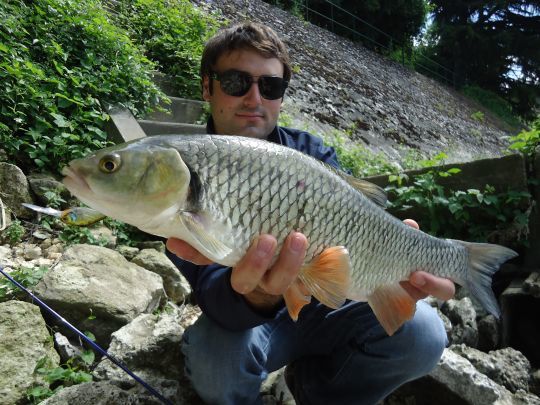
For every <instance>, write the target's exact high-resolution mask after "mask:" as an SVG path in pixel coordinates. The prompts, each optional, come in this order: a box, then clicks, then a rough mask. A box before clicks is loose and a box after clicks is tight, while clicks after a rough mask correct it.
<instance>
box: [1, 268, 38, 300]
mask: <svg viewBox="0 0 540 405" xmlns="http://www.w3.org/2000/svg"><path fill="white" fill-rule="evenodd" d="M47 271H49V268H48V267H45V266H40V267H38V268H32V267H19V268H17V269H15V270H13V271H12V272H11V273H9V275H10V276H11V277H12V278H13V279H14V280H15V281H17V282H18V283H19V284H21V285H22V286H23V287H26V288H30V287H33V286H35V285H36V284H37V283H38V282H39V280H41V279H42V278H43V276H44V275H45V273H46V272H47ZM25 296H26V295H25V294H24V292H22V291H21V290H20V289H19V288H18V287H17V286H15V285H13V284H12V283H11V281H10V280H8V279H7V278H6V277H4V276H2V275H0V302H3V301H7V300H9V299H13V298H19V297H25Z"/></svg>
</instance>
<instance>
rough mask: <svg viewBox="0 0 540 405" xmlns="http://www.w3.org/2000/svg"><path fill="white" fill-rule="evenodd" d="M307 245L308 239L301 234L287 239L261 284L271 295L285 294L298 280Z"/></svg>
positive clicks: (292, 235) (295, 233)
mask: <svg viewBox="0 0 540 405" xmlns="http://www.w3.org/2000/svg"><path fill="white" fill-rule="evenodd" d="M307 245H308V242H307V239H306V237H305V236H304V235H303V234H301V233H299V232H293V233H291V234H290V235H289V236H288V237H287V239H285V243H284V244H283V248H282V249H281V252H280V253H279V257H278V259H277V261H276V263H274V265H273V266H272V268H271V269H270V271H268V272H267V273H266V274H265V275H264V278H263V280H262V283H261V285H262V287H263V288H264V289H265V290H266V291H267V292H268V293H269V294H279V295H281V294H283V293H284V292H285V290H287V288H289V286H290V285H291V284H292V283H293V282H294V280H296V278H297V277H298V273H299V272H300V268H301V267H302V264H303V263H304V259H305V257H306V250H307Z"/></svg>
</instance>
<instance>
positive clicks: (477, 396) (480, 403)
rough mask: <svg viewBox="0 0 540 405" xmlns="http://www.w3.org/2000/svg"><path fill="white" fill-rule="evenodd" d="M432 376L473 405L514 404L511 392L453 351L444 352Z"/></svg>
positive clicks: (446, 350)
mask: <svg viewBox="0 0 540 405" xmlns="http://www.w3.org/2000/svg"><path fill="white" fill-rule="evenodd" d="M430 376H431V377H433V378H434V379H435V381H437V382H439V383H441V384H443V385H445V386H446V387H448V388H449V389H450V390H451V391H452V392H454V393H455V394H457V395H458V396H459V397H461V398H463V399H464V400H465V401H467V402H468V403H469V404H471V405H485V404H494V405H503V404H504V405H506V404H508V405H510V404H512V393H511V392H510V391H508V390H507V389H506V388H504V387H503V386H501V385H499V384H497V383H496V382H495V381H493V380H491V379H490V378H489V377H487V376H485V375H484V374H482V373H480V372H479V371H478V370H477V369H476V368H475V367H474V366H473V365H472V364H471V362H470V361H469V360H467V359H465V358H464V357H462V356H460V355H459V354H457V353H455V352H454V351H452V350H448V349H445V350H444V353H443V355H442V358H441V360H440V361H439V364H438V365H437V367H436V368H435V370H433V371H432V372H431V373H430Z"/></svg>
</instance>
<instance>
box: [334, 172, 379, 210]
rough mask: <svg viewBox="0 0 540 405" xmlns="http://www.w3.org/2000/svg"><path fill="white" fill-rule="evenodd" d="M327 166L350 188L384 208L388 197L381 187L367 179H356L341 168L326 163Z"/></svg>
mask: <svg viewBox="0 0 540 405" xmlns="http://www.w3.org/2000/svg"><path fill="white" fill-rule="evenodd" d="M327 167H328V168H330V170H331V171H333V172H334V173H335V174H337V175H338V176H339V177H341V178H342V179H343V180H345V181H346V182H347V183H348V184H349V185H350V186H351V187H352V188H354V189H355V190H358V191H360V192H361V193H362V194H364V195H365V196H366V197H367V198H369V199H370V200H371V201H373V202H374V203H375V204H377V205H378V206H380V207H382V208H386V202H387V201H388V197H387V196H386V192H385V191H384V190H383V189H382V188H381V187H379V186H378V185H376V184H373V183H370V182H369V181H366V180H362V179H357V178H356V177H353V176H351V175H349V174H347V173H345V172H343V171H341V170H338V169H336V168H335V167H333V166H330V165H327Z"/></svg>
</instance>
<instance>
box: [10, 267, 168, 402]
mask: <svg viewBox="0 0 540 405" xmlns="http://www.w3.org/2000/svg"><path fill="white" fill-rule="evenodd" d="M0 273H2V274H3V275H4V276H5V277H7V279H8V280H9V281H11V283H13V284H14V285H16V286H17V287H18V288H19V289H21V290H22V291H24V292H25V293H26V294H28V295H29V296H30V297H31V298H32V300H34V301H35V302H37V303H38V304H39V306H40V307H41V308H43V309H45V310H46V311H47V312H48V313H49V314H51V315H53V316H54V317H55V318H56V319H58V320H59V321H60V322H62V323H63V324H64V325H66V326H67V327H68V329H70V330H72V331H73V332H75V333H76V334H77V335H79V337H81V338H82V339H83V340H84V341H85V342H86V343H88V344H89V345H90V346H91V347H92V349H93V350H94V351H97V352H99V353H101V354H102V355H104V356H105V357H107V358H108V359H109V360H110V361H112V362H113V363H114V364H116V365H117V366H118V367H120V368H121V369H122V370H124V371H125V372H126V373H127V374H129V375H130V376H131V377H132V378H133V379H134V380H135V381H137V382H138V383H139V384H141V385H142V386H143V387H144V388H146V390H147V391H148V392H149V393H150V394H152V395H153V396H155V397H156V398H157V399H159V400H160V401H161V402H162V403H164V404H166V405H174V404H173V403H172V402H171V401H169V400H168V399H167V398H165V397H164V396H163V395H161V394H160V393H159V392H158V391H157V390H155V389H154V388H153V387H152V386H151V385H150V384H148V383H147V382H146V381H144V380H143V379H142V378H140V377H138V376H137V375H135V374H134V373H133V372H131V370H129V369H128V368H127V367H126V366H125V365H124V364H123V363H122V362H121V361H120V360H118V359H116V358H115V357H114V356H113V355H112V354H109V353H107V351H106V350H105V349H103V348H102V347H101V346H99V345H98V344H97V343H95V342H93V341H92V340H90V338H88V336H86V335H85V334H84V333H82V332H81V331H80V330H78V329H77V328H76V327H74V326H73V325H72V324H70V323H69V322H68V321H67V320H66V319H64V318H63V317H62V316H60V314H58V313H57V312H56V311H54V310H53V309H52V308H51V307H49V306H48V305H47V304H45V303H44V302H43V301H41V300H40V299H39V298H38V297H36V296H35V295H34V294H32V293H31V292H30V291H28V290H27V289H26V288H25V287H24V286H23V285H21V284H20V283H18V282H17V281H16V280H14V279H13V278H12V277H11V276H10V275H9V274H7V273H5V272H4V269H3V267H2V266H0Z"/></svg>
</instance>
